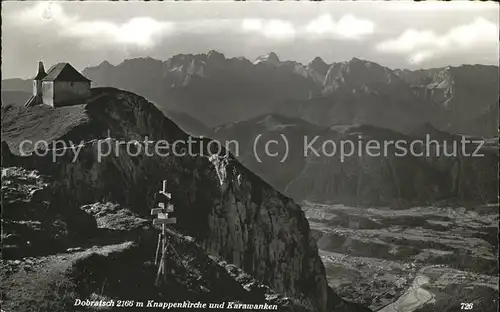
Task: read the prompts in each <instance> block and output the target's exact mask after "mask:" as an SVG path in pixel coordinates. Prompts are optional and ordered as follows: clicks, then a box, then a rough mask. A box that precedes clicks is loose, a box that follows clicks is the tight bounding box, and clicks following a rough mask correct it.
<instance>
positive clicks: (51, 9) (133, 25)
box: [11, 2, 175, 48]
mask: <svg viewBox="0 0 500 312" xmlns="http://www.w3.org/2000/svg"><path fill="white" fill-rule="evenodd" d="M11 18H12V19H14V21H15V23H17V24H18V25H19V26H21V27H23V30H29V31H40V28H41V27H47V28H50V27H54V28H55V31H56V32H57V33H58V34H59V35H60V36H65V37H70V38H76V39H81V40H82V41H81V43H82V45H83V46H87V45H90V46H92V45H95V44H111V45H112V44H117V43H118V44H125V45H128V46H135V47H141V48H148V47H152V46H154V45H155V44H156V43H157V42H158V40H157V39H158V38H159V37H161V36H163V35H166V34H169V33H172V32H173V30H174V28H175V25H174V23H171V22H164V21H157V20H155V19H153V18H151V17H134V18H131V19H129V20H127V21H125V22H122V23H113V22H109V21H100V20H94V21H91V20H83V19H82V18H80V17H79V16H78V15H69V14H68V13H66V12H65V11H64V9H63V7H62V6H61V5H60V4H58V3H53V2H42V3H38V4H36V5H34V6H32V7H29V8H27V9H25V10H23V11H20V12H16V14H13V15H12V16H11Z"/></svg>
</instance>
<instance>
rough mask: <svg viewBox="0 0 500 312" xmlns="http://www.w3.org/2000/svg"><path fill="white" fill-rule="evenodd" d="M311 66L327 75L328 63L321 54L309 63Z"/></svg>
mask: <svg viewBox="0 0 500 312" xmlns="http://www.w3.org/2000/svg"><path fill="white" fill-rule="evenodd" d="M308 67H309V68H311V69H313V70H315V71H316V72H318V73H320V74H321V75H325V74H326V73H327V71H328V64H327V63H325V61H323V59H322V58H321V57H319V56H316V57H315V58H314V59H313V60H312V61H311V62H310V63H309V65H308Z"/></svg>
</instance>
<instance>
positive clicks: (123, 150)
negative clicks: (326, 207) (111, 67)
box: [2, 88, 342, 311]
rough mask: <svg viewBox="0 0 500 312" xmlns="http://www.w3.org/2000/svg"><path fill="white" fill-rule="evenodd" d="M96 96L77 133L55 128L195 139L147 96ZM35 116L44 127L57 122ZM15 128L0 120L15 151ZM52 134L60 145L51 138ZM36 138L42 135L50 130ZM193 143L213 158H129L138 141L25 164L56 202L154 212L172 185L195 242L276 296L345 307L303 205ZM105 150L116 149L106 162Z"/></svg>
mask: <svg viewBox="0 0 500 312" xmlns="http://www.w3.org/2000/svg"><path fill="white" fill-rule="evenodd" d="M93 92H94V96H95V98H96V100H94V101H91V102H90V103H88V104H87V105H86V106H85V107H84V111H85V114H86V118H82V119H79V120H81V123H80V124H76V125H75V124H71V125H72V128H71V129H70V130H68V131H61V132H58V133H64V134H63V135H62V136H61V137H59V139H63V140H65V141H69V140H72V141H73V142H80V140H81V139H85V140H87V139H89V138H105V137H107V133H108V130H109V131H110V133H111V136H112V137H113V138H116V139H120V140H125V141H128V140H141V141H142V140H144V138H145V137H146V136H147V137H148V139H149V140H155V141H158V140H166V141H168V142H170V143H172V142H174V141H175V140H183V142H187V141H188V137H187V135H186V134H185V133H184V132H182V131H181V130H180V129H179V128H178V127H177V126H176V125H175V124H174V123H173V122H171V121H170V120H168V119H166V118H165V117H164V116H163V115H162V114H161V113H160V112H159V111H158V110H157V109H156V108H155V107H154V105H152V104H151V103H149V102H147V101H146V100H145V99H144V98H141V97H139V96H137V95H134V94H132V93H129V92H124V91H118V90H115V89H110V88H104V89H95V90H93ZM56 111H57V109H56ZM78 111H79V110H78ZM35 114H38V115H37V116H36V118H39V119H38V120H39V121H40V123H43V122H42V120H43V118H54V116H57V114H56V115H54V114H55V113H54V114H52V115H51V114H50V113H48V115H46V112H45V113H40V112H39V111H37V112H35ZM51 120H53V121H54V123H57V120H54V119H51ZM4 121H5V122H4ZM38 124H39V123H38ZM4 125H6V126H7V127H5V126H4ZM16 125H19V126H21V125H20V124H16V123H15V122H13V121H12V122H11V123H9V122H6V120H4V119H2V126H3V127H2V137H6V136H8V138H9V139H8V143H9V145H10V147H11V150H16V149H15V145H16V144H19V142H20V140H22V139H23V132H14V131H13V127H14V128H15V127H16ZM23 126H24V127H27V129H24V130H25V131H26V132H25V133H32V130H33V129H30V127H36V126H35V125H30V124H24V125H23ZM45 134H46V135H48V136H49V138H48V139H51V140H52V139H54V138H53V137H52V136H53V133H45ZM38 135H39V136H38V138H40V139H43V135H44V134H43V133H41V134H38ZM107 142H112V143H114V142H116V141H115V140H110V141H107ZM195 142H196V144H195V146H197V147H195V148H197V149H196V150H195V152H197V155H201V154H202V153H205V154H203V155H206V156H207V157H205V156H195V157H192V156H178V157H174V156H173V155H170V156H165V155H164V156H163V157H162V156H158V155H154V156H147V155H146V154H145V153H142V154H141V153H139V155H138V156H132V155H131V153H130V151H137V149H138V148H139V147H138V146H143V145H140V144H139V145H137V144H134V146H135V149H134V147H131V146H127V145H121V146H116V145H114V144H112V145H111V146H109V145H103V144H105V143H102V142H101V143H100V142H95V141H94V142H93V143H88V144H87V145H85V147H83V148H82V150H81V152H80V154H79V156H78V157H76V158H75V159H73V157H74V155H73V154H71V153H65V155H63V156H61V157H60V158H58V159H57V161H56V162H53V160H52V158H51V155H50V157H49V156H46V157H37V156H31V157H24V158H22V159H20V160H19V162H20V163H22V165H23V166H25V167H32V168H38V169H39V170H40V171H41V172H43V173H48V174H50V175H52V176H53V177H54V182H53V189H54V190H55V196H57V197H58V198H66V199H67V200H68V201H71V203H72V206H78V205H83V204H88V203H92V202H97V201H101V200H103V199H106V200H109V201H112V202H116V203H119V204H122V205H126V206H128V207H131V209H132V210H134V211H135V212H137V213H139V214H142V215H147V214H148V212H149V208H150V207H151V204H152V198H153V196H152V195H153V193H154V192H156V191H157V189H158V188H159V186H160V185H161V180H165V179H166V180H167V181H169V184H168V189H169V191H170V192H171V193H172V198H173V203H174V205H175V207H176V217H177V218H178V228H179V230H181V231H183V232H184V233H186V234H187V235H191V236H193V237H195V238H196V240H197V241H198V242H199V243H200V244H201V245H202V246H204V248H205V249H206V250H207V251H209V252H212V253H215V254H218V255H221V256H223V257H224V258H225V259H227V260H228V261H229V262H232V263H234V264H236V265H238V266H240V267H241V268H242V269H244V270H245V271H246V272H248V273H250V274H252V275H253V276H255V277H256V278H257V279H258V280H259V281H261V282H263V283H266V284H268V285H269V286H271V287H272V288H273V289H275V290H276V291H278V292H281V293H284V294H286V295H289V296H293V297H296V298H301V299H303V300H305V301H307V302H309V303H310V305H311V306H312V307H314V310H316V311H325V310H326V308H327V304H328V305H329V306H330V307H335V306H338V305H340V304H342V301H341V300H340V299H338V300H337V299H335V300H333V302H332V299H331V298H330V301H329V298H328V287H327V283H326V279H325V271H324V267H323V264H322V262H321V260H320V258H319V256H318V251H317V247H316V245H315V241H314V240H313V238H312V235H311V233H310V230H309V226H308V223H307V221H306V219H305V217H304V213H303V212H302V210H301V209H300V207H299V206H298V205H296V204H295V203H294V202H293V201H292V200H291V199H289V198H287V197H285V196H283V195H281V194H280V193H279V192H277V191H275V190H274V189H273V188H272V187H270V186H269V185H268V184H266V183H265V182H263V181H262V180H261V179H260V178H259V177H257V176H256V175H254V174H253V173H252V172H250V171H249V170H247V169H246V168H245V167H243V166H241V165H240V164H239V163H238V162H237V161H236V160H235V159H234V158H233V157H231V156H230V155H225V154H224V152H221V153H219V154H218V155H215V156H212V158H210V157H208V152H207V150H206V149H204V148H201V147H199V146H200V145H201V144H202V143H205V146H206V140H205V141H202V140H195ZM144 144H145V143H144ZM108 148H109V149H108ZM99 149H101V153H102V152H103V151H111V152H112V153H111V155H109V156H107V157H102V159H99V158H98V156H97V152H98V151H99ZM127 149H128V150H129V152H128V153H127ZM143 151H145V150H143ZM332 298H333V297H332Z"/></svg>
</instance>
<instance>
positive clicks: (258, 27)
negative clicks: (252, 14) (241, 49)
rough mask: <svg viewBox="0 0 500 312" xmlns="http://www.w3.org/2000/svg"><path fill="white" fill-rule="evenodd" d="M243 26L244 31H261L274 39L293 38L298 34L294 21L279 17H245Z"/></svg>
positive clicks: (260, 32)
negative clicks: (265, 18)
mask: <svg viewBox="0 0 500 312" xmlns="http://www.w3.org/2000/svg"><path fill="white" fill-rule="evenodd" d="M241 28H242V30H243V31H244V32H254V33H259V34H261V35H263V36H264V37H267V38H272V39H292V38H294V37H295V34H296V31H295V27H294V26H293V24H292V23H290V22H288V21H283V20H278V19H271V20H263V19H244V20H243V21H242V23H241Z"/></svg>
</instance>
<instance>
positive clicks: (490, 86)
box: [396, 65, 500, 137]
mask: <svg viewBox="0 0 500 312" xmlns="http://www.w3.org/2000/svg"><path fill="white" fill-rule="evenodd" d="M396 73H397V74H398V75H399V76H400V77H401V78H402V79H403V80H405V81H406V82H407V83H408V84H410V85H412V88H413V89H414V90H415V94H416V95H417V97H419V98H425V99H429V100H431V101H433V102H434V103H436V104H438V105H439V106H441V107H442V108H443V111H444V114H445V116H446V121H447V123H446V124H443V129H445V130H448V131H452V132H459V133H466V134H470V135H478V136H486V137H493V136H496V135H498V93H499V77H500V75H499V71H498V67H497V66H485V65H462V66H458V67H451V66H447V67H444V68H434V69H426V70H416V71H409V70H397V71H396ZM493 103H495V104H493ZM492 125H496V126H492Z"/></svg>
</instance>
